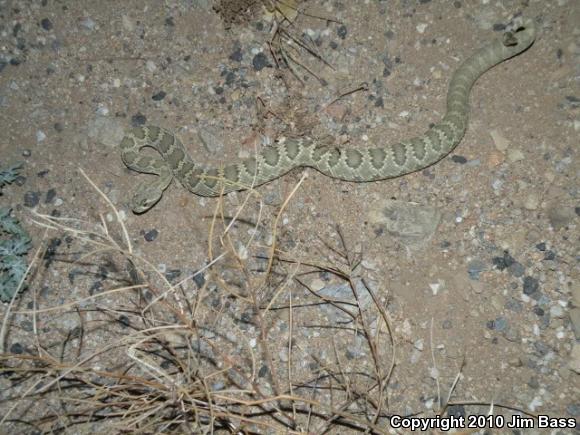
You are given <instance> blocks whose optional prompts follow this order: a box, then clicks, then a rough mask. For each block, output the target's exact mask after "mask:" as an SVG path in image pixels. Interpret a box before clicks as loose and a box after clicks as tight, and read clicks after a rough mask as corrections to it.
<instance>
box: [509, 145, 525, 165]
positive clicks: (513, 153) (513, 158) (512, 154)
mask: <svg viewBox="0 0 580 435" xmlns="http://www.w3.org/2000/svg"><path fill="white" fill-rule="evenodd" d="M507 159H508V162H510V163H515V162H519V161H520V160H524V159H525V156H524V153H522V152H521V151H520V150H519V149H517V148H509V149H508V151H507Z"/></svg>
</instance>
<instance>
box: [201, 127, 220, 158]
mask: <svg viewBox="0 0 580 435" xmlns="http://www.w3.org/2000/svg"><path fill="white" fill-rule="evenodd" d="M197 136H198V137H199V140H200V141H201V143H202V144H203V146H204V147H205V149H206V150H207V152H208V153H211V154H219V153H222V152H223V149H224V144H223V142H222V141H221V140H220V139H218V137H217V135H216V134H214V132H213V131H210V130H209V129H207V128H200V129H199V130H198V132H197Z"/></svg>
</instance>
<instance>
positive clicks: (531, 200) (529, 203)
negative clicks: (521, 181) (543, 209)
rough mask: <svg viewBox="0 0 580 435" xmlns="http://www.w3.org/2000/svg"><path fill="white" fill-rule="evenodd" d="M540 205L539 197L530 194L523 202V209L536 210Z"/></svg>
mask: <svg viewBox="0 0 580 435" xmlns="http://www.w3.org/2000/svg"><path fill="white" fill-rule="evenodd" d="M539 205H540V197H539V196H538V195H537V194H536V193H530V194H529V195H527V196H526V199H525V200H524V208H525V209H526V210H537V209H538V206H539Z"/></svg>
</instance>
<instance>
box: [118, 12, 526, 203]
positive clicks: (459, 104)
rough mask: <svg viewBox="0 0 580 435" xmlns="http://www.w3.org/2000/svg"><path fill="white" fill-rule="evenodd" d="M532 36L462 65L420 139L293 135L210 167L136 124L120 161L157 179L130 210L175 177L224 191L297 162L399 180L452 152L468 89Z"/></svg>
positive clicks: (337, 173)
mask: <svg viewBox="0 0 580 435" xmlns="http://www.w3.org/2000/svg"><path fill="white" fill-rule="evenodd" d="M534 38H535V28H534V23H533V22H532V21H531V20H529V19H521V18H520V19H519V23H514V25H513V26H511V30H508V31H506V32H505V33H504V34H503V37H502V38H501V39H498V40H496V41H494V42H492V43H490V44H489V45H486V46H484V47H483V48H481V49H480V50H479V51H477V52H476V53H475V54H474V55H472V56H471V57H470V58H468V59H467V60H466V61H464V62H463V63H462V64H461V66H460V67H459V68H458V69H457V71H456V72H455V74H454V75H453V77H452V79H451V83H450V84H449V90H448V92H447V112H446V113H445V116H444V117H443V119H442V120H441V122H439V123H437V124H435V125H434V126H432V127H431V128H430V129H429V130H428V131H427V132H426V133H425V134H423V135H422V136H418V137H415V138H413V139H409V140H405V141H403V142H401V143H396V144H393V145H381V146H379V147H374V148H372V147H369V148H355V149H340V148H334V147H327V146H321V145H319V144H317V143H316V142H314V141H312V140H310V139H288V140H286V141H283V142H281V143H278V144H276V145H275V146H271V147H267V148H265V149H263V150H262V151H261V152H260V153H258V154H256V155H255V156H254V157H251V158H248V159H245V160H241V161H239V162H238V163H232V164H230V165H227V166H224V167H220V168H212V169H209V168H206V167H204V166H202V165H200V164H198V163H195V162H194V161H193V160H192V159H191V157H190V156H189V155H188V153H187V151H186V150H185V148H184V146H183V144H182V143H181V141H180V140H179V139H178V138H177V137H176V136H175V135H174V134H172V133H171V132H169V131H167V130H165V129H163V128H160V127H154V126H141V127H135V128H133V129H131V131H130V132H128V133H127V134H126V135H125V137H124V138H123V140H122V142H121V144H120V148H121V156H122V159H123V162H124V163H125V165H127V166H128V167H129V168H131V169H133V170H135V171H138V172H145V173H150V174H156V175H158V176H159V177H158V178H157V179H156V180H155V181H153V182H149V183H143V184H141V185H140V186H139V187H138V188H137V190H136V192H135V195H134V196H133V199H132V209H133V211H134V212H135V213H143V212H145V211H147V210H149V209H150V208H151V207H152V206H153V205H155V203H157V201H159V199H160V198H161V196H162V194H163V191H164V190H165V189H166V188H167V187H168V186H169V184H170V183H171V180H172V179H173V177H175V178H177V179H178V180H179V181H180V182H181V184H183V186H184V187H185V188H187V189H188V190H189V191H191V192H192V193H195V194H197V195H201V196H219V195H223V194H226V193H228V192H231V191H234V190H243V189H248V188H251V187H254V186H258V185H260V184H263V183H266V182H268V181H271V180H273V179H275V178H277V177H280V176H281V175H284V174H285V173H287V172H288V171H290V170H291V169H293V168H296V167H299V166H309V167H312V168H315V169H317V170H318V171H320V172H322V173H323V174H325V175H328V176H329V177H334V178H338V179H341V180H346V181H358V182H363V181H376V180H383V179H387V178H394V177H398V176H401V175H405V174H409V173H411V172H415V171H418V170H420V169H423V168H426V167H427V166H430V165H432V164H434V163H436V162H437V161H439V160H440V159H442V158H443V157H445V156H446V155H447V154H449V153H450V152H451V151H452V150H453V149H454V148H455V147H456V146H457V144H458V143H459V142H460V141H461V139H462V138H463V135H464V133H465V130H466V128H467V118H468V112H469V94H470V91H471V87H472V86H473V84H474V83H475V81H476V80H477V79H478V78H479V76H481V75H482V74H483V73H484V72H485V71H487V70H488V69H489V68H491V67H493V66H494V65H496V64H498V63H500V62H502V61H504V60H506V59H509V58H511V57H513V56H516V55H517V54H519V53H521V52H522V51H524V50H525V49H527V48H528V47H529V46H530V45H531V44H532V43H533V41H534ZM147 146H148V147H152V148H154V149H156V150H157V151H158V152H159V153H160V154H161V155H162V157H163V159H160V158H153V157H149V156H145V155H143V154H140V150H141V148H143V147H147Z"/></svg>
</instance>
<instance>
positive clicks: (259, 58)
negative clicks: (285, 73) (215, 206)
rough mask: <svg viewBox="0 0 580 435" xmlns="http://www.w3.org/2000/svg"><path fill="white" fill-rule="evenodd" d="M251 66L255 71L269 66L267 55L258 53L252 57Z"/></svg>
mask: <svg viewBox="0 0 580 435" xmlns="http://www.w3.org/2000/svg"><path fill="white" fill-rule="evenodd" d="M252 66H253V67H254V69H255V70H256V71H261V70H263V69H264V68H266V67H267V66H271V65H270V62H269V61H268V57H267V56H266V55H265V54H264V53H258V54H256V55H255V56H254V59H252Z"/></svg>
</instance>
